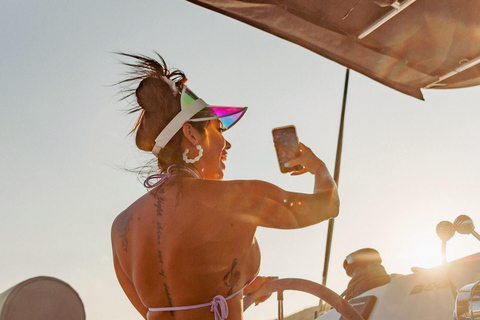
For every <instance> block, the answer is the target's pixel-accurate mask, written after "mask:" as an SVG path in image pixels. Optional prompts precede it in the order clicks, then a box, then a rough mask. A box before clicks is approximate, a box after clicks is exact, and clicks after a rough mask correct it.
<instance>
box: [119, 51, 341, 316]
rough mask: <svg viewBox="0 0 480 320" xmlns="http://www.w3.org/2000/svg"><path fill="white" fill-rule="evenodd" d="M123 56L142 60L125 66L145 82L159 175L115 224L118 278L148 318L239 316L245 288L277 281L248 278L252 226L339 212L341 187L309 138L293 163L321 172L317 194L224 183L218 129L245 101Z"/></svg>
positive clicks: (141, 89)
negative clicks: (224, 102)
mask: <svg viewBox="0 0 480 320" xmlns="http://www.w3.org/2000/svg"><path fill="white" fill-rule="evenodd" d="M127 56H129V57H131V58H134V59H135V60H136V62H135V63H133V64H128V65H129V66H131V67H133V68H134V70H133V71H134V77H133V78H132V79H130V80H141V82H140V84H139V85H138V88H137V89H136V90H135V95H136V99H137V102H138V105H139V108H137V110H138V111H141V113H140V116H139V118H138V121H137V124H136V126H135V129H134V131H136V144H137V146H138V148H140V149H141V150H145V151H152V152H153V154H155V156H156V157H157V159H158V168H159V170H160V172H161V173H160V174H157V175H153V176H150V177H149V178H147V180H146V181H145V186H146V187H148V188H149V191H148V192H147V193H146V194H145V195H144V196H142V197H141V198H140V199H138V200H137V201H136V202H134V203H133V204H132V205H131V206H130V207H128V208H127V209H126V210H125V211H124V212H122V213H121V214H120V215H119V216H118V217H117V218H116V219H115V221H114V223H113V226H112V246H113V255H114V266H115V271H116V274H117V277H118V280H119V282H120V285H121V286H122V288H123V290H124V291H125V293H126V295H127V296H128V298H129V299H130V301H131V302H132V304H133V305H134V306H135V308H136V309H137V310H138V311H139V312H140V313H141V314H142V316H143V317H144V318H145V319H149V320H160V319H162V320H163V319H173V318H175V319H180V320H181V319H208V320H211V319H226V318H227V317H228V319H229V320H237V319H243V316H242V313H243V309H242V292H243V293H245V294H246V293H248V292H251V291H254V290H255V289H258V287H259V285H261V284H262V283H264V282H265V281H268V280H271V278H262V277H259V278H257V280H256V281H254V282H253V283H252V281H253V279H255V277H256V275H257V273H258V270H259V267H260V250H259V247H258V244H257V241H256V239H255V230H256V228H257V227H266V228H278V229H294V228H302V227H306V226H309V225H312V224H315V223H319V222H320V221H323V220H326V219H330V218H333V217H336V216H337V214H338V207H339V200H338V194H337V189H336V185H335V183H334V181H333V180H332V178H331V176H330V174H329V172H328V170H327V168H326V167H325V164H324V163H323V162H322V161H321V160H320V159H318V158H317V157H316V156H315V155H314V154H313V153H312V151H311V150H310V149H309V148H307V147H305V146H304V145H303V144H300V148H301V155H300V157H298V158H297V159H294V160H292V161H290V163H289V164H288V166H290V167H294V166H297V167H296V168H298V167H299V168H302V167H303V168H302V169H301V170H299V171H297V172H295V173H294V174H302V173H305V172H310V173H312V174H314V175H315V191H314V193H313V194H299V193H292V192H287V191H284V190H282V189H280V188H278V187H276V186H274V185H272V184H269V183H266V182H262V181H253V180H252V181H221V180H222V178H223V173H224V169H225V165H224V161H225V160H226V159H227V151H228V149H230V147H231V145H230V143H229V142H228V141H226V140H225V138H224V137H223V135H222V133H223V131H225V130H227V129H229V128H230V127H231V126H232V125H234V124H235V123H236V122H237V121H238V120H239V119H240V118H241V117H242V115H243V114H244V113H245V111H246V108H228V107H212V106H209V105H207V104H206V103H205V102H204V101H203V100H201V99H199V98H198V97H197V96H195V95H194V94H193V93H192V92H191V91H190V90H189V89H188V88H187V87H186V86H185V81H186V78H185V76H184V74H183V73H182V72H181V71H179V70H174V71H170V70H168V69H167V67H166V65H165V62H164V60H163V59H162V58H161V57H160V56H159V57H160V61H161V63H159V62H157V61H155V60H153V59H150V58H148V57H144V56H133V55H127ZM130 80H126V81H130ZM300 166H301V167H300ZM248 285H249V286H248ZM245 287H246V288H245ZM243 289H245V290H244V291H242V290H243ZM212 313H213V315H212Z"/></svg>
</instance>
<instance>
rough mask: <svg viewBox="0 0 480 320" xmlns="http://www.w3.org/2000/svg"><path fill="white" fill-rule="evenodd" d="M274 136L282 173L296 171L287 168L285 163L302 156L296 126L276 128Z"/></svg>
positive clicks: (273, 131)
mask: <svg viewBox="0 0 480 320" xmlns="http://www.w3.org/2000/svg"><path fill="white" fill-rule="evenodd" d="M272 135H273V143H274V145H275V150H276V152H277V158H278V164H279V166H280V171H281V172H282V173H286V172H291V171H294V168H291V167H285V163H286V162H288V161H290V160H292V159H295V158H297V157H298V156H299V155H300V151H299V148H298V137H297V131H296V129H295V126H293V125H292V126H285V127H280V128H274V129H273V130H272Z"/></svg>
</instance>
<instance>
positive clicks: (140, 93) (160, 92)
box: [135, 77, 173, 112]
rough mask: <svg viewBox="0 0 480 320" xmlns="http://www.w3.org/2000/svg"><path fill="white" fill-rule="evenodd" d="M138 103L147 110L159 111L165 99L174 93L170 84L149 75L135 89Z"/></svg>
mask: <svg viewBox="0 0 480 320" xmlns="http://www.w3.org/2000/svg"><path fill="white" fill-rule="evenodd" d="M135 95H136V96H137V103H138V105H139V106H140V107H141V108H142V109H143V110H145V111H146V112H159V111H161V108H162V105H163V103H164V102H165V100H168V98H170V96H172V95H173V93H172V90H171V89H170V87H169V86H168V84H167V83H166V82H165V81H163V80H161V79H159V78H156V77H148V78H145V79H143V80H142V81H141V82H140V85H139V86H138V88H137V90H135Z"/></svg>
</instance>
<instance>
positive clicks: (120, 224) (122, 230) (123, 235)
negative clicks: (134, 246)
mask: <svg viewBox="0 0 480 320" xmlns="http://www.w3.org/2000/svg"><path fill="white" fill-rule="evenodd" d="M132 216H133V214H132V213H131V212H124V213H122V214H120V215H119V216H118V220H117V230H118V233H119V234H120V239H121V240H122V249H123V250H124V251H125V252H127V251H128V231H130V221H131V220H132Z"/></svg>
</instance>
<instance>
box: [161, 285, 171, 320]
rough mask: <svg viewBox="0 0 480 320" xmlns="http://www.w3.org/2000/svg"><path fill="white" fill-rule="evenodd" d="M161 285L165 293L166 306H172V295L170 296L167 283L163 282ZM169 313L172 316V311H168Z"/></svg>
mask: <svg viewBox="0 0 480 320" xmlns="http://www.w3.org/2000/svg"><path fill="white" fill-rule="evenodd" d="M163 287H164V288H165V294H166V295H167V299H168V306H169V307H173V304H172V297H171V296H170V289H169V288H168V285H167V284H166V283H163ZM170 315H171V316H173V311H170Z"/></svg>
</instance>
